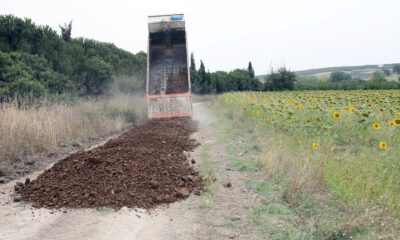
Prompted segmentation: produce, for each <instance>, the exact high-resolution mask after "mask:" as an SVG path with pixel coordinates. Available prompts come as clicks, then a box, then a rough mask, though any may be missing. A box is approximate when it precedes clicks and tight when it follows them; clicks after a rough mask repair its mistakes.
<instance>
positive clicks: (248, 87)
mask: <svg viewBox="0 0 400 240" xmlns="http://www.w3.org/2000/svg"><path fill="white" fill-rule="evenodd" d="M295 81H296V75H295V73H294V72H292V71H290V70H288V69H286V68H285V67H282V68H279V69H278V70H274V69H271V71H270V73H269V74H268V75H267V76H266V77H265V79H263V81H260V79H259V78H257V77H256V76H255V73H254V68H253V65H252V63H251V62H249V64H248V66H247V68H243V69H239V68H238V69H234V70H232V71H230V72H226V71H216V72H210V71H206V68H205V65H204V62H203V61H202V60H200V67H199V68H198V69H197V68H196V61H195V58H194V54H193V53H192V54H191V56H190V83H191V87H192V91H193V92H194V93H197V94H214V93H217V94H218V93H223V92H230V91H281V90H294V86H295V85H294V84H295Z"/></svg>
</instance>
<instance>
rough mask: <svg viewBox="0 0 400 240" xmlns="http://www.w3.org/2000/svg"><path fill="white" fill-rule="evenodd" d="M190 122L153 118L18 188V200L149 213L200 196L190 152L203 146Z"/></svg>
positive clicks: (44, 205)
mask: <svg viewBox="0 0 400 240" xmlns="http://www.w3.org/2000/svg"><path fill="white" fill-rule="evenodd" d="M196 130H197V126H196V124H195V123H194V122H193V121H192V120H191V119H189V118H175V119H161V120H150V121H148V122H146V123H145V124H143V125H141V126H137V127H134V128H132V129H131V130H130V131H128V132H126V133H124V134H122V135H121V136H119V137H118V138H116V139H113V140H110V141H109V142H107V143H106V144H105V145H103V146H100V147H98V148H95V149H92V150H90V151H86V152H84V151H82V152H78V153H76V154H73V155H71V156H69V157H67V158H65V159H64V160H61V161H60V162H58V163H56V164H55V165H54V166H53V167H52V168H51V169H49V170H47V171H45V172H44V173H43V174H41V175H40V176H39V177H38V178H37V179H36V180H34V181H32V182H30V183H27V184H25V185H22V184H19V186H16V190H17V192H18V194H19V195H17V197H16V199H17V200H18V201H19V200H23V201H25V202H30V203H32V206H34V207H46V208H56V209H58V208H63V207H66V208H98V207H112V208H115V209H119V208H121V207H124V206H126V207H130V208H136V207H138V208H145V209H150V208H153V207H155V206H158V205H161V204H166V203H171V202H174V201H176V200H178V199H179V198H184V197H187V196H188V195H189V194H190V193H191V192H196V193H198V192H199V191H200V190H201V189H202V187H203V182H202V179H201V177H200V176H198V173H197V172H196V171H194V170H193V169H192V168H191V166H190V164H189V162H188V160H187V159H186V156H185V154H184V152H185V151H192V150H193V149H194V148H195V147H197V146H198V143H197V142H196V141H195V140H194V139H191V138H190V135H191V134H192V133H193V132H195V131H196Z"/></svg>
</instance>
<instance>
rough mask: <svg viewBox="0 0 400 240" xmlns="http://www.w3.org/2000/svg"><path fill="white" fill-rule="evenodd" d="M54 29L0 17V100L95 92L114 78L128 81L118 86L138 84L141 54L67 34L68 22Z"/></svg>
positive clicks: (142, 69)
mask: <svg viewBox="0 0 400 240" xmlns="http://www.w3.org/2000/svg"><path fill="white" fill-rule="evenodd" d="M60 30H61V35H59V34H58V33H57V32H56V31H55V30H53V29H52V28H50V27H49V26H37V25H35V24H34V23H33V22H32V21H31V20H30V19H27V18H25V19H21V18H18V17H15V16H13V15H0V98H1V100H3V101H4V100H5V99H8V98H14V97H16V96H27V95H29V96H33V97H40V96H43V95H46V94H64V93H73V94H76V95H79V96H88V95H92V96H93V95H101V94H105V93H107V91H108V90H109V89H110V85H111V84H113V82H115V80H116V79H117V78H122V79H129V80H130V82H131V83H132V84H130V85H129V86H124V87H123V90H127V89H128V90H129V91H134V90H139V89H143V88H144V86H145V79H146V53H144V52H139V53H137V54H132V53H130V52H128V51H125V50H122V49H120V48H117V47H116V46H115V45H114V44H111V43H103V42H99V41H96V40H91V39H85V38H72V37H71V33H72V21H71V22H70V23H69V24H65V25H63V26H60ZM125 82H127V81H125ZM130 87H131V88H130Z"/></svg>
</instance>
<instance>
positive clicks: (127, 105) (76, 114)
mask: <svg viewBox="0 0 400 240" xmlns="http://www.w3.org/2000/svg"><path fill="white" fill-rule="evenodd" d="M144 104H145V103H144V97H143V96H132V95H124V94H120V95H115V96H113V97H104V98H98V99H77V98H71V99H68V98H64V99H57V100H55V99H47V98H43V99H41V100H36V101H35V102H34V103H32V102H29V104H23V103H22V104H21V103H20V102H16V101H13V102H9V103H3V104H0V116H1V118H0V177H1V176H3V175H6V176H8V175H10V174H12V173H13V171H17V170H18V165H19V164H22V165H24V164H26V165H28V164H30V163H29V160H30V159H31V158H33V159H36V158H37V157H44V158H46V157H47V154H50V153H52V152H56V151H57V150H58V149H59V148H60V147H65V146H70V145H73V144H76V143H80V144H79V145H81V144H82V143H84V142H86V141H90V140H93V139H97V138H99V137H101V136H105V135H110V134H113V133H118V132H120V131H122V130H124V129H125V128H126V127H127V126H129V125H130V124H135V123H138V122H140V121H142V120H143V119H145V112H144V110H145V107H144ZM14 167H16V168H14Z"/></svg>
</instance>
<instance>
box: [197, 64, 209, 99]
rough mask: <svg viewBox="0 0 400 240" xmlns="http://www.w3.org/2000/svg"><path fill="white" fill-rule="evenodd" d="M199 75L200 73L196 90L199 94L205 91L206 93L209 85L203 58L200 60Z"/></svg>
mask: <svg viewBox="0 0 400 240" xmlns="http://www.w3.org/2000/svg"><path fill="white" fill-rule="evenodd" d="M199 75H200V82H199V89H198V92H199V93H201V94H206V93H208V87H209V86H208V80H207V72H206V68H205V66H204V63H203V60H200V69H199Z"/></svg>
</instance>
